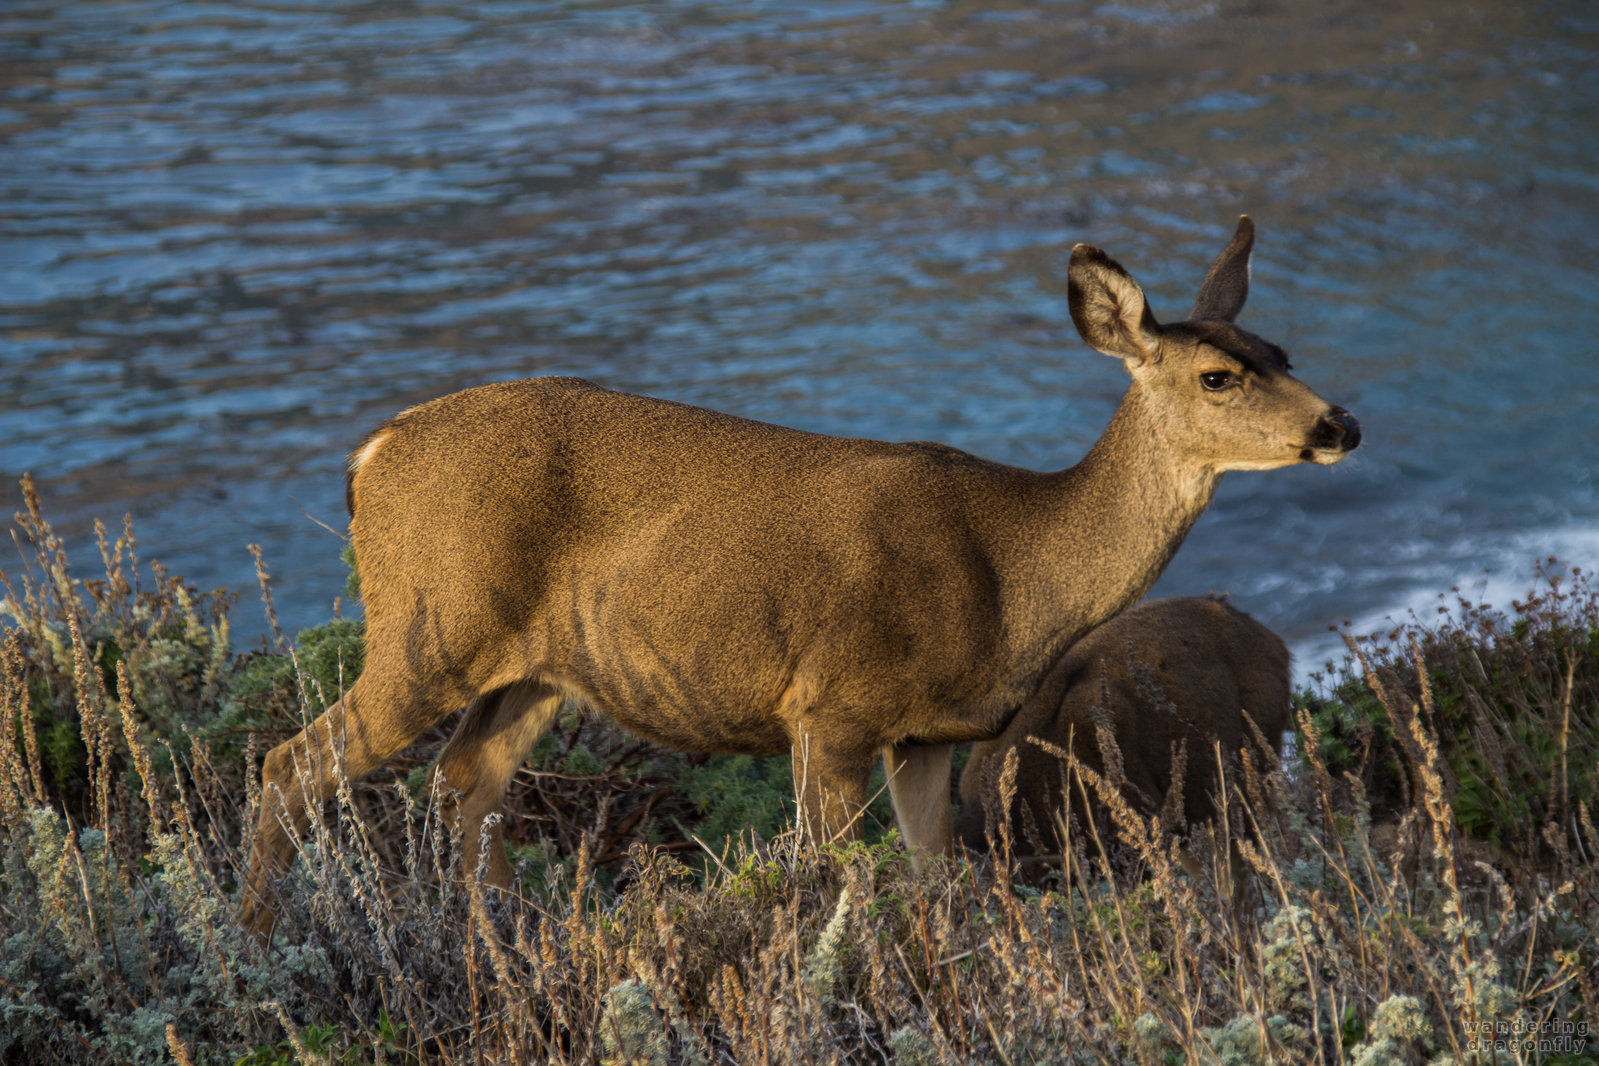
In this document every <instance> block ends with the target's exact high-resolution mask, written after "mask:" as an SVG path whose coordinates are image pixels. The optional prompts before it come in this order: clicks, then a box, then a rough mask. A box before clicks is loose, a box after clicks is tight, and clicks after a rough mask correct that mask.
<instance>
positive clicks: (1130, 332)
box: [1066, 244, 1160, 366]
mask: <svg viewBox="0 0 1599 1066" xmlns="http://www.w3.org/2000/svg"><path fill="white" fill-rule="evenodd" d="M1066 302H1067V304H1068V305H1069V306H1070V307H1071V312H1072V322H1074V323H1075V324H1076V326H1077V332H1078V333H1080V334H1082V338H1083V340H1085V341H1087V342H1088V343H1089V344H1090V345H1091V346H1093V347H1094V348H1097V349H1099V350H1100V351H1102V352H1104V353H1105V354H1106V355H1113V356H1115V357H1116V358H1117V359H1125V360H1126V361H1127V363H1128V364H1129V365H1130V366H1137V365H1139V364H1141V363H1146V362H1151V361H1153V360H1154V359H1155V357H1156V355H1158V354H1159V352H1160V325H1159V323H1157V322H1156V321H1155V316H1154V314H1152V313H1151V312H1150V310H1149V304H1148V303H1147V302H1146V301H1145V300H1144V290H1143V289H1140V288H1139V287H1138V282H1136V281H1134V280H1133V279H1132V276H1131V275H1130V274H1128V273H1127V271H1125V270H1123V269H1122V266H1121V264H1120V263H1118V262H1116V260H1114V259H1112V258H1111V257H1110V256H1108V255H1106V254H1105V253H1104V252H1102V251H1100V250H1099V249H1098V248H1093V247H1090V246H1089V245H1086V244H1079V245H1078V246H1077V247H1075V248H1073V249H1072V262H1071V267H1070V268H1069V269H1068V270H1067V272H1066Z"/></svg>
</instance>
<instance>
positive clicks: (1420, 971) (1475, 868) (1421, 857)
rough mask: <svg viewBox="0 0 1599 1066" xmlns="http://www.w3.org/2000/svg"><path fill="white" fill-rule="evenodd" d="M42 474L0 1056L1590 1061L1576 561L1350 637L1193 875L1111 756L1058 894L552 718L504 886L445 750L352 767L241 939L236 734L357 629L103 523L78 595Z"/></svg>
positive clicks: (309, 693)
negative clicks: (292, 619) (803, 813)
mask: <svg viewBox="0 0 1599 1066" xmlns="http://www.w3.org/2000/svg"><path fill="white" fill-rule="evenodd" d="M23 497H24V504H25V508H24V510H23V512H22V513H20V514H19V515H18V516H17V519H16V528H15V532H16V539H17V541H18V543H19V544H21V545H22V546H23V547H24V550H25V554H24V556H23V557H22V558H20V559H19V560H18V561H17V564H16V565H15V566H13V567H7V568H6V574H5V581H4V584H3V585H0V596H3V606H0V611H3V612H4V615H5V617H4V622H3V624H4V631H3V634H0V710H3V714H4V717H5V722H6V728H5V733H4V736H3V737H0V942H3V945H4V950H3V954H0V1062H6V1063H12V1062H15V1063H22V1062H29V1063H55V1062H62V1063H67V1062H71V1063H77V1062H95V1063H99V1062H115V1063H156V1062H177V1063H180V1064H191V1063H192V1064H195V1066H204V1064H214V1063H228V1064H232V1063H246V1064H255V1066H267V1064H277V1063H284V1064H288V1063H300V1064H309V1063H337V1064H355V1063H423V1062H428V1063H433V1062H439V1063H463V1064H464V1063H478V1062H493V1063H499V1062H538V1063H544V1062H552V1063H568V1062H571V1063H591V1062H602V1063H619V1064H620V1063H637V1064H651V1066H654V1064H666V1063H706V1064H709V1063H789V1062H806V1063H810V1062H839V1063H889V1064H896V1066H912V1064H916V1066H921V1064H932V1063H967V1062H984V1063H989V1062H992V1063H1003V1064H1007V1066H1009V1064H1018V1066H1019V1064H1021V1063H1044V1062H1070V1063H1118V1064H1120V1063H1130V1064H1138V1066H1153V1064H1162V1066H1167V1064H1179V1063H1181V1064H1192V1066H1198V1064H1218V1066H1220V1064H1227V1066H1232V1064H1239V1066H1242V1064H1254V1063H1272V1062H1276V1063H1326V1064H1343V1063H1349V1064H1357V1066H1400V1064H1414V1063H1432V1064H1437V1066H1444V1064H1458V1066H1465V1064H1475V1063H1510V1062H1515V1063H1545V1064H1550V1066H1555V1064H1560V1066H1572V1064H1576V1063H1582V1062H1594V1061H1596V1057H1599V1034H1595V1033H1593V1032H1592V1028H1593V1027H1594V1026H1595V1025H1596V1024H1599V865H1596V855H1599V829H1596V824H1595V822H1596V818H1599V813H1596V812H1595V811H1594V810H1593V797H1594V795H1595V794H1596V792H1599V586H1596V585H1595V582H1594V580H1593V577H1592V575H1591V574H1590V573H1589V572H1588V571H1587V570H1586V569H1583V568H1578V567H1573V566H1566V565H1563V564H1560V563H1557V562H1555V561H1553V560H1549V561H1546V562H1545V563H1543V564H1542V565H1541V566H1540V568H1539V571H1538V579H1537V583H1536V586H1535V587H1534V588H1533V589H1532V590H1531V591H1530V592H1529V593H1528V595H1527V596H1526V597H1525V598H1523V599H1521V600H1519V601H1517V602H1514V603H1512V604H1509V605H1504V606H1501V607H1492V606H1489V605H1487V604H1480V603H1473V602H1468V601H1466V600H1464V599H1461V598H1460V597H1459V596H1458V594H1448V595H1446V597H1444V598H1441V600H1440V604H1439V609H1440V613H1439V614H1438V615H1437V616H1436V618H1434V619H1421V618H1412V619H1409V620H1406V621H1403V622H1401V623H1398V624H1396V625H1395V626H1394V628H1393V629H1392V630H1391V631H1389V632H1385V633H1381V634H1377V635H1374V636H1364V635H1363V636H1359V637H1356V636H1351V638H1350V641H1349V651H1348V653H1347V655H1346V656H1345V657H1344V658H1343V659H1342V660H1341V661H1337V662H1332V663H1328V664H1326V666H1325V667H1323V668H1322V669H1320V670H1318V671H1317V673H1316V675H1315V676H1314V678H1313V681H1314V684H1313V687H1312V688H1311V689H1310V690H1307V691H1305V692H1302V693H1301V694H1299V696H1298V697H1297V698H1296V706H1295V716H1294V717H1295V730H1294V732H1293V734H1292V736H1291V740H1290V748H1289V751H1290V753H1289V755H1288V756H1287V757H1286V758H1285V760H1284V762H1283V764H1282V765H1264V764H1263V763H1262V762H1261V761H1260V760H1253V761H1246V763H1245V766H1244V770H1243V771H1242V773H1237V774H1233V775H1231V777H1229V778H1228V779H1227V782H1226V785H1227V787H1226V792H1225V795H1224V797H1223V798H1224V803H1223V804H1222V811H1223V818H1222V823H1223V824H1222V825H1220V826H1218V827H1215V828H1214V829H1211V830H1209V831H1206V830H1204V829H1203V828H1199V827H1195V828H1196V832H1194V833H1193V834H1191V839H1190V841H1189V849H1190V852H1191V853H1193V854H1194V855H1195V856H1197V858H1198V859H1199V862H1198V864H1197V867H1198V873H1197V875H1196V874H1195V873H1194V872H1193V871H1192V870H1191V869H1189V868H1187V867H1186V866H1185V864H1183V863H1182V862H1180V861H1179V856H1178V853H1177V841H1176V839H1175V838H1174V837H1173V836H1171V835H1170V833H1169V832H1168V830H1169V829H1170V828H1171V826H1170V825H1162V824H1160V823H1159V822H1158V820H1157V821H1156V822H1150V821H1149V820H1146V819H1141V818H1139V817H1138V816H1137V815H1136V814H1134V813H1133V811H1132V809H1131V808H1130V807H1129V806H1128V805H1126V804H1124V803H1122V802H1121V801H1120V798H1119V796H1118V795H1117V794H1116V792H1115V788H1114V782H1107V781H1104V780H1100V779H1097V778H1095V777H1093V776H1092V775H1079V776H1078V777H1077V778H1076V779H1074V781H1073V782H1072V787H1074V788H1081V789H1086V790H1092V791H1094V792H1095V793H1096V794H1097V796H1098V799H1099V800H1100V802H1101V804H1102V805H1103V807H1104V809H1106V810H1107V811H1108V814H1107V815H1106V817H1104V818H1102V819H1099V820H1095V821H1090V822H1089V823H1088V824H1084V825H1075V824H1074V825H1073V826H1072V827H1071V835H1070V837H1069V841H1070V846H1069V847H1068V848H1067V850H1066V852H1065V853H1064V855H1063V857H1062V858H1061V860H1060V862H1059V864H1058V865H1057V868H1056V869H1054V870H1053V871H1052V872H1050V873H1048V874H1046V875H1045V876H1043V877H1042V879H1040V878H1039V877H1038V876H1036V873H1034V874H1031V875H1030V876H1028V877H1026V878H1023V877H1021V876H1020V875H1019V871H1018V869H1017V867H1016V864H1015V863H1013V861H1012V859H1011V847H1010V845H1011V842H1010V841H1008V840H1006V839H1003V838H1002V839H999V840H996V841H994V842H993V844H994V847H993V851H992V852H991V854H989V855H987V856H970V857H967V858H963V859H961V860H959V861H955V862H942V863H936V864H933V865H932V866H931V867H930V868H929V869H928V870H925V871H923V872H921V873H916V872H913V871H912V869H911V866H910V863H909V861H908V859H907V858H906V856H905V855H904V853H903V852H902V850H900V849H899V847H898V842H897V838H896V836H895V834H894V833H893V831H892V829H891V821H892V820H891V817H890V815H889V813H888V806H887V801H886V797H885V796H884V795H883V794H882V790H879V795H878V796H877V798H876V799H875V800H874V802H873V805H872V808H871V809H870V811H869V812H868V816H869V820H870V822H871V823H872V824H871V830H870V832H868V834H867V840H866V841H865V842H863V843H859V844H854V845H851V846H849V847H820V848H818V847H814V846H811V845H807V844H804V843H802V842H800V841H799V840H798V839H797V838H796V835H795V834H794V832H793V831H792V830H791V829H790V825H791V823H792V818H793V813H792V807H793V801H792V782H791V779H790V776H789V770H788V765H787V759H778V760H759V759H750V758H747V757H734V758H725V757H709V756H704V755H686V754H682V753H676V752H668V751H664V750H662V749H659V748H655V747H653V746H651V745H648V744H646V743H643V742H641V741H639V740H637V739H636V738H633V737H631V736H629V735H627V734H625V733H623V732H621V731H619V730H617V729H616V728H614V727H612V726H610V725H609V724H608V723H606V722H605V721H604V720H602V719H599V718H595V717H585V716H583V715H580V714H578V713H577V712H575V711H571V712H568V713H566V714H565V716H564V717H563V720H562V722H561V723H560V725H559V726H558V727H557V728H556V729H554V730H552V731H551V733H550V735H549V736H547V737H546V738H545V739H544V740H543V741H542V742H541V744H540V746H539V748H538V750H537V751H536V753H535V755H534V757H533V758H531V759H530V760H529V761H528V763H527V765H526V766H524V767H523V769H522V771H521V772H520V774H519V775H518V778H517V781H516V784H515V786H514V787H513V790H512V793H511V796H510V799H509V802H508V806H507V813H508V819H509V820H508V822H507V826H506V828H507V836H508V839H509V840H510V841H511V849H512V862H513V866H514V868H515V869H516V871H517V874H518V886H517V889H518V890H517V891H516V892H515V893H514V894H512V895H510V896H503V895H501V894H499V893H497V892H494V891H492V890H488V889H485V888H484V887H483V886H482V885H481V883H480V882H479V881H478V880H477V877H476V876H475V875H476V871H471V870H462V869H460V868H458V865H457V864H456V862H455V860H454V859H453V856H454V855H455V854H457V853H458V848H457V847H456V846H454V844H453V843H452V832H453V831H454V827H452V826H450V825H447V824H444V823H443V822H442V820H441V817H440V814H439V812H440V810H441V806H442V805H441V803H440V797H439V796H438V795H436V794H435V790H434V789H433V787H432V777H431V775H430V774H429V773H428V769H429V767H430V765H431V763H432V760H433V759H434V758H435V757H436V756H437V754H438V750H439V747H440V745H441V744H442V741H443V739H444V737H445V733H444V732H442V731H437V732H435V733H433V734H431V735H429V736H426V737H424V738H423V739H422V740H421V741H419V742H418V743H417V744H416V745H414V746H413V747H412V748H411V749H410V750H408V751H407V752H405V753H404V754H403V755H402V756H401V757H400V758H398V759H396V760H393V761H392V762H391V763H390V764H388V765H387V766H385V767H384V769H383V770H381V771H380V772H378V773H376V774H373V775H372V776H371V777H369V778H366V779H364V780H362V781H360V782H355V783H346V784H344V785H343V786H342V787H341V788H340V789H339V791H338V796H337V799H336V801H335V802H333V803H332V804H330V806H329V810H328V811H327V817H326V818H324V819H322V820H321V821H320V822H315V823H313V825H312V826H311V829H310V831H309V833H308V835H307V837H306V839H305V840H304V841H303V846H302V848H301V854H300V858H299V860H298V862H297V863H296V865H295V866H294V867H293V868H292V870H291V871H290V873H289V874H288V876H287V877H285V878H284V879H283V881H282V882H281V883H280V884H279V886H278V891H279V906H280V913H281V915H282V917H281V919H280V921H279V924H278V927H277V929H276V931H275V933H274V935H273V938H272V942H271V945H270V947H269V948H267V949H266V950H263V949H262V948H261V947H259V946H258V945H257V944H256V942H255V941H254V940H253V939H251V938H250V937H249V936H248V935H247V934H245V933H244V932H243V930H241V929H240V928H239V927H238V925H237V922H236V917H235V916H236V913H237V909H238V903H239V899H238V896H239V885H240V883H241V877H242V869H243V863H244V858H245V856H244V849H245V848H247V847H248V842H249V841H248V836H247V829H248V827H250V826H253V824H254V820H255V814H256V810H257V808H258V805H259V803H260V796H259V772H260V758H261V756H262V755H263V754H264V752H265V751H266V750H268V749H269V748H270V747H271V745H273V744H275V743H277V742H278V741H280V740H282V739H284V738H286V737H288V736H291V735H293V734H294V733H295V732H296V731H297V730H299V729H300V728H302V726H303V724H304V723H305V722H306V721H308V720H309V719H311V718H312V717H314V716H315V715H316V714H318V713H319V712H320V711H321V710H322V709H323V708H324V707H325V706H326V705H328V704H329V703H331V702H332V701H334V700H336V699H337V698H338V695H339V693H340V691H342V690H343V689H345V688H347V687H348V686H349V684H350V683H351V682H352V681H353V679H354V678H355V677H356V676H358V674H359V671H360V670H361V666H362V627H361V623H360V621H359V620H358V619H357V618H355V617H352V616H350V615H349V614H347V613H344V612H343V611H336V612H335V615H334V617H331V618H329V619H328V620H327V621H326V622H325V623H324V624H322V625H319V626H316V627H314V628H311V629H308V630H305V631H303V632H301V633H299V634H297V635H295V636H294V637H293V638H292V639H290V637H289V636H288V635H287V634H283V633H281V632H280V631H279V626H278V623H277V620H276V617H275V614H274V613H273V611H272V607H271V601H270V588H271V581H270V575H269V573H268V571H267V568H266V565H265V563H258V572H259V574H260V578H261V590H262V592H263V594H264V596H265V603H264V604H263V605H262V608H263V609H264V611H265V614H266V619H267V621H266V629H267V631H268V636H267V637H266V638H265V639H264V640H263V641H262V642H261V643H260V644H259V645H258V646H256V647H254V648H251V649H246V650H240V649H238V648H236V647H235V642H234V640H233V638H232V629H231V628H230V626H231V618H232V617H233V614H234V612H238V611H241V610H243V608H241V606H240V605H239V603H238V597H237V596H236V595H235V594H233V593H229V592H226V591H202V590H199V589H196V588H193V587H191V586H190V585H189V584H187V583H186V582H185V581H183V579H182V578H180V577H178V576H177V575H174V574H172V573H170V572H169V571H168V570H166V569H165V568H164V567H162V566H161V565H160V564H159V563H154V562H148V561H146V560H145V558H144V557H143V556H142V555H141V549H140V547H139V545H138V544H137V542H136V540H135V538H134V533H133V529H132V527H131V525H130V524H127V523H125V524H124V525H123V527H122V528H121V530H120V531H119V532H116V533H115V534H113V533H111V532H108V531H105V530H103V529H102V530H101V531H100V536H99V555H100V559H99V560H98V565H97V566H96V567H95V568H94V574H93V576H89V577H86V576H84V571H83V570H82V569H81V560H73V561H71V562H70V563H69V560H68V559H67V555H66V551H65V549H64V547H63V545H62V542H61V540H60V539H59V538H58V537H57V535H56V534H55V533H54V531H53V530H52V529H51V528H50V526H49V524H48V523H47V522H46V520H45V518H44V515H43V513H42V511H41V508H40V504H39V501H38V499H37V497H36V494H35V493H34V490H33V487H32V485H31V483H29V482H26V481H25V482H24V485H23ZM352 578H353V575H352ZM353 588H354V585H353V583H352V590H353ZM1013 781H1014V775H1012V782H1013ZM1012 787H1013V784H1012ZM1227 838H1235V839H1236V841H1237V843H1236V845H1235V847H1236V849H1237V850H1238V851H1239V852H1241V853H1242V855H1243V856H1244V862H1243V863H1242V864H1239V865H1234V864H1233V863H1231V862H1229V861H1228V858H1227V856H1228V855H1229V845H1228V843H1227ZM1188 865H1189V866H1192V865H1193V864H1188ZM1240 877H1241V878H1242V880H1243V884H1242V885H1241V886H1237V887H1235V884H1234V882H1235V879H1236V878H1240Z"/></svg>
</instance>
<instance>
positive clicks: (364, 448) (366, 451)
mask: <svg viewBox="0 0 1599 1066" xmlns="http://www.w3.org/2000/svg"><path fill="white" fill-rule="evenodd" d="M393 432H394V431H393V430H391V429H385V430H383V431H382V432H381V433H378V434H377V435H375V436H374V437H373V438H372V439H371V440H369V441H367V442H366V443H365V444H363V445H361V446H360V447H359V448H357V449H356V450H355V451H353V452H351V453H350V473H351V474H354V473H355V472H356V471H358V470H360V469H361V468H362V467H363V466H365V465H366V464H367V463H369V462H370V461H371V460H372V457H373V456H374V455H376V454H377V453H378V449H379V448H381V447H383V445H384V444H385V443H386V442H387V441H388V439H389V435H390V434H391V433H393Z"/></svg>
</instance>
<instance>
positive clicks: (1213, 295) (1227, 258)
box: [1188, 215, 1255, 322]
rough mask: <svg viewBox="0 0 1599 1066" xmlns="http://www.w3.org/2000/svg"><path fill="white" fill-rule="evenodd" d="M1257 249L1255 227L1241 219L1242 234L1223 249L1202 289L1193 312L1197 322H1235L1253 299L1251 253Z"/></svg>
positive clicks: (1246, 219) (1247, 219)
mask: <svg viewBox="0 0 1599 1066" xmlns="http://www.w3.org/2000/svg"><path fill="white" fill-rule="evenodd" d="M1254 248H1255V224H1254V223H1253V222H1251V221H1250V219H1249V216H1248V215H1239V216H1238V231H1237V232H1236V233H1234V234H1233V239H1232V240H1230V241H1228V242H1227V247H1225V248H1223V249H1222V250H1221V254H1220V255H1218V256H1217V257H1216V261H1215V262H1214V263H1212V264H1211V265H1210V272H1209V273H1207V274H1206V275H1205V280H1204V281H1203V282H1201V283H1200V286H1199V299H1197V300H1195V301H1194V309H1193V310H1192V311H1191V312H1189V314H1188V318H1189V321H1193V322H1231V321H1232V320H1233V319H1235V318H1237V317H1238V312H1240V311H1242V310H1243V309H1244V301H1245V300H1247V299H1248V298H1249V253H1250V252H1251V251H1253V250H1254Z"/></svg>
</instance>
